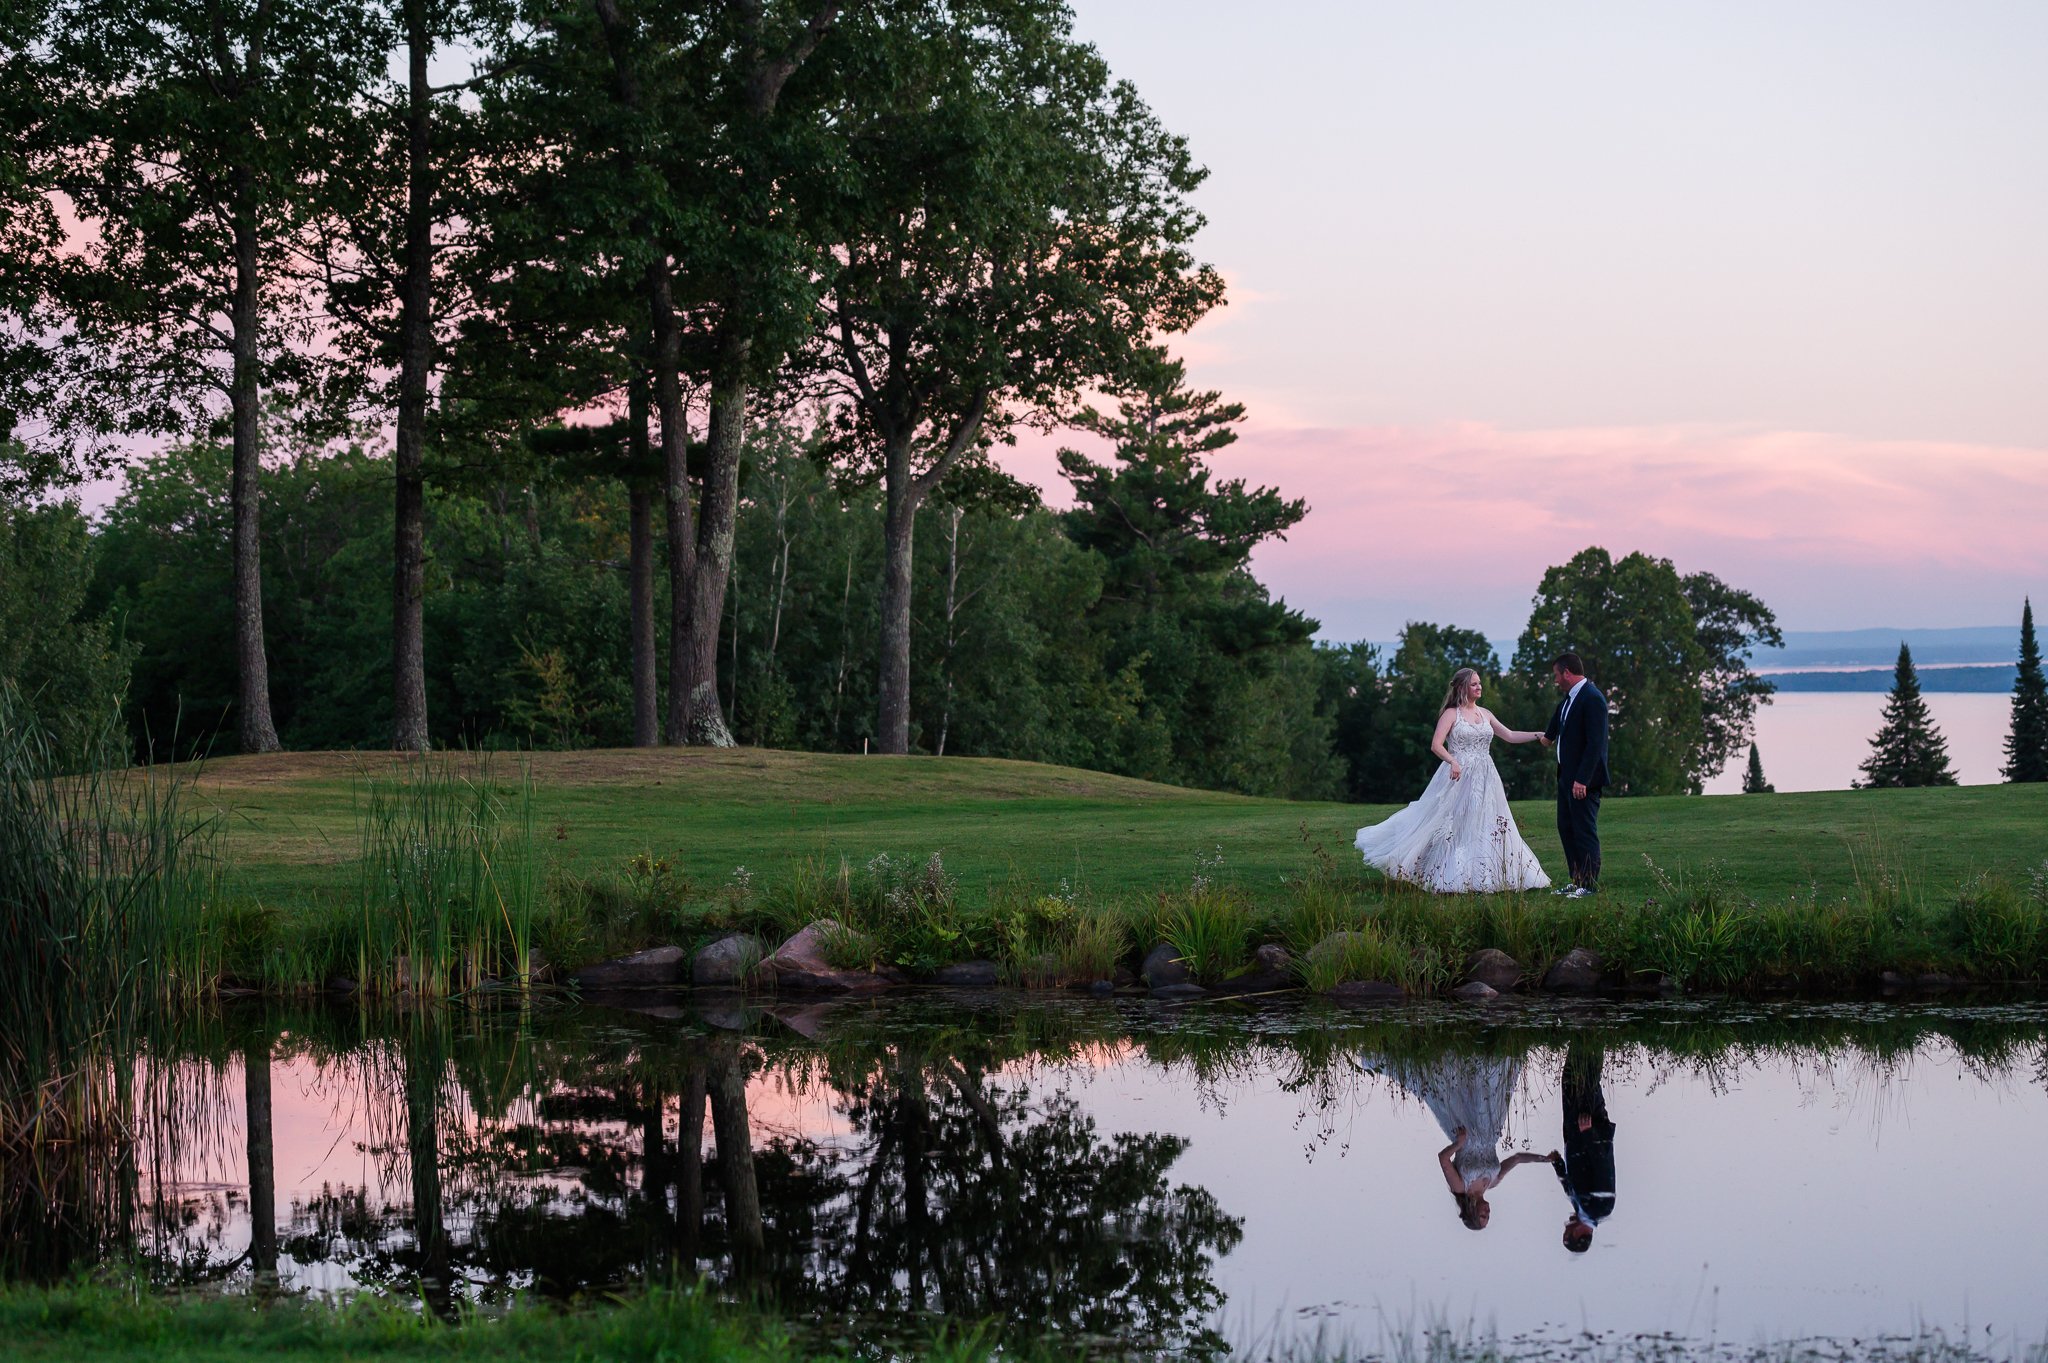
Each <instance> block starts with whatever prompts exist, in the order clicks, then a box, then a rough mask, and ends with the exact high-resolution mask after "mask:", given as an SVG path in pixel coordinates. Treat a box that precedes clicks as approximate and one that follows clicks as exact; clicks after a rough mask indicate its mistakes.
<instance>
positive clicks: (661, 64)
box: [536, 0, 842, 745]
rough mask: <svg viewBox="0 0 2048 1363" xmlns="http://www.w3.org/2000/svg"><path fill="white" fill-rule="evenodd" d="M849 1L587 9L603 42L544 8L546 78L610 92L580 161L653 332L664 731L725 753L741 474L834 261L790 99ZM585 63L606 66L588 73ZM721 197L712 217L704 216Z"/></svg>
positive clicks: (612, 249) (656, 0)
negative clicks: (663, 578) (722, 643)
mask: <svg viewBox="0 0 2048 1363" xmlns="http://www.w3.org/2000/svg"><path fill="white" fill-rule="evenodd" d="M841 7H842V4H841V0H723V3H718V4H703V3H688V2H686V0H641V3H629V2H628V0H591V6H590V10H589V19H590V20H591V21H594V22H593V24H592V26H593V27H594V30H595V31H594V33H592V34H590V37H589V40H587V41H579V40H578V37H577V34H578V33H579V31H581V30H582V29H583V27H584V24H583V21H582V20H581V19H580V18H579V17H578V15H577V14H576V13H575V12H574V11H573V10H571V9H568V8H563V7H549V9H548V12H547V13H546V17H545V23H546V25H547V27H548V28H549V29H550V31H551V32H552V34H553V35H554V36H553V42H552V44H551V45H550V47H549V48H548V51H549V53H550V54H551V55H552V56H554V57H556V58H559V60H558V61H556V63H555V65H554V66H553V68H552V70H551V71H546V72H541V73H539V74H538V75H537V77H536V79H537V81H538V82H539V83H541V84H543V85H547V84H549V83H552V84H553V86H554V88H556V89H557V90H558V91H559V90H562V89H566V88H581V89H584V90H586V91H598V90H601V91H602V92H603V96H604V98H605V99H607V100H608V101H609V103H610V104H611V106H612V108H611V110H610V112H609V114H608V115H595V116H592V117H591V118H589V119H588V120H587V123H586V126H587V129H588V131H589V132H591V133H593V134H594V136H591V137H589V138H588V139H587V140H586V141H585V143H584V145H583V147H582V148H581V154H582V155H583V156H584V158H585V162H586V164H587V165H591V166H599V165H602V166H606V167H607V173H609V174H610V176H611V178H610V181H609V182H608V184H607V186H606V187H605V188H604V189H603V190H602V193H603V194H604V195H605V196H606V197H607V198H609V199H610V200H611V201H612V202H613V203H614V204H615V206H616V208H617V210H618V211H617V212H616V213H615V214H614V215H612V217H611V219H610V220H611V221H614V222H617V223H619V224H621V225H622V228H623V231H611V232H604V233H600V234H599V235H600V237H603V238H605V239H607V240H608V242H609V243H610V245H609V249H608V252H607V254H608V256H609V258H610V259H611V260H613V261H614V262H616V263H617V264H618V265H619V266H621V267H622V268H625V269H626V270H628V271H629V272H630V273H631V274H632V275H634V276H635V278H636V282H637V285H638V288H639V292H640V295H641V299H642V304H643V307H644V319H645V320H644V326H645V329H646V334H647V336H648V338H649V343H648V346H647V356H648V362H649V364H650V366H651V369H652V373H653V407H654V409H655V411H656V413H657V414H658V417H659V424H660V429H661V440H662V452H663V458H664V467H665V469H666V477H667V498H668V517H667V520H668V526H667V529H668V555H669V586H670V593H671V596H670V618H669V696H668V709H667V729H668V734H669V738H670V741H672V742H693V743H711V744H718V745H729V744H730V743H731V742H732V737H731V734H730V731H729V729H728V727H727V725H726V722H725V717H724V715H723V713H722V711H721V708H720V701H719V685H718V642H719V638H720V622H721V619H722V616H723V611H724V606H725V600H726V595H727V591H728V587H729V584H730V577H731V570H732V555H733V535H734V523H735V517H736V516H737V514H738V510H739V473H740V466H741V462H742V456H743V452H744V448H745V440H746V426H747V410H748V402H749V397H750V394H751V392H752V390H753V388H754V386H755V385H756V384H757V383H758V382H759V381H760V380H761V379H762V378H764V377H766V376H769V375H772V374H774V373H775V372H777V371H778V370H779V368H780V367H781V364H782V362H783V360H784V358H785V357H786V356H787V355H788V354H789V353H790V352H791V351H792V350H793V349H794V348H796V347H797V346H799V345H801V344H802V343H803V341H804V340H805V339H806V338H808V337H809V335H810V334H811V332H812V330H813V308H814V306H815V302H816V298H817V292H818V289H819V287H820V281H821V279H822V277H823V275H824V266H825V263H826V262H825V260H824V258H823V256H822V255H821V253H820V252H821V248H820V246H819V245H818V244H817V241H816V239H815V237H814V235H813V234H812V233H811V232H810V230H809V227H810V223H811V222H812V218H811V217H810V216H809V215H808V214H807V213H806V212H805V211H803V202H802V201H803V199H804V195H803V192H802V186H804V185H805V184H806V183H808V182H809V180H810V179H811V178H812V177H813V176H814V175H815V174H816V173H817V164H818V159H819V157H820V155H821V153H822V152H823V151H824V149H825V148H826V146H827V145H828V144H826V143H825V142H824V141H823V140H822V138H821V137H820V136H819V131H818V125H817V122H816V120H815V119H812V118H810V117H808V116H806V115H805V114H804V113H802V112H801V111H797V112H792V111H790V110H787V109H785V107H784V100H785V91H786V88H787V87H788V86H789V84H790V82H791V80H792V78H793V77H795V76H796V75H797V74H798V73H799V72H800V71H801V70H802V69H803V68H804V67H805V65H806V63H808V62H809V61H810V60H811V58H812V55H813V53H814V52H816V50H817V48H818V45H819V43H820V42H821V41H823V40H824V39H825V37H826V36H827V35H828V34H829V33H831V31H832V30H833V27H834V25H835V23H836V22H837V20H838V17H839V13H840V10H841ZM580 53H597V54H601V56H602V58H603V61H604V63H605V68H606V69H605V71H604V72H603V73H602V76H601V84H600V83H598V78H597V75H596V73H593V72H586V73H585V74H584V75H582V76H576V75H574V74H573V73H574V72H576V71H579V70H584V68H583V67H582V66H581V65H580V57H579V54H580ZM707 204H716V205H717V211H716V212H706V211H705V205H707ZM685 370H688V371H689V372H690V373H691V374H692V375H693V376H695V377H696V378H698V379H700V380H701V381H702V382H703V383H704V385H705V386H706V388H707V389H708V392H709V409H708V413H707V415H708V421H707V426H708V430H707V443H708V446H709V449H708V459H707V460H706V462H705V466H704V469H703V474H702V478H701V480H700V482H699V483H697V484H694V485H693V483H692V481H691V470H690V466H689V460H688V434H687V412H686V408H685V401H684V397H685V386H686V385H685V383H684V381H683V373H684V371H685Z"/></svg>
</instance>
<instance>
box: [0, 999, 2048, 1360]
mask: <svg viewBox="0 0 2048 1363" xmlns="http://www.w3.org/2000/svg"><path fill="white" fill-rule="evenodd" d="M2044 1038H2048V1006H2044V1005H2042V1004H2039V1003H2034V1002H1990V1003H1964V1002H1955V1003H1950V1004H1919V1005H1894V1004H1874V1003H1873V1004H1835V1005H1816V1004H1801V1005H1794V1004H1783V1005H1764V1004H1739V1003H1728V1002H1719V1003H1700V1002H1669V1001H1667V1002H1637V1003H1625V1004H1623V1003H1587V1004H1577V1005H1567V1004H1557V1003H1545V1002H1533V1001H1532V1002H1527V1003H1517V1004H1514V1005H1509V1006H1496V1007H1493V1008H1489V1009H1487V1010H1485V1011H1479V1010H1474V1009H1457V1008H1453V1007H1450V1006H1446V1005H1437V1004H1431V1005H1427V1006H1424V1005H1415V1006H1413V1007H1404V1008H1397V1009H1387V1010H1379V1011H1369V1012H1367V1011H1360V1012H1345V1011H1341V1010H1337V1009H1334V1008H1332V1007H1329V1006H1326V1005H1322V1004H1319V1003H1310V1002H1286V1001H1279V1002H1275V1003H1273V1004H1271V1005H1270V1006H1256V1005H1252V1004H1235V1005H1232V1004H1220V1003H1215V1002H1208V1001H1203V1002H1198V1003H1196V1004H1192V1005H1186V1006H1181V1007H1172V1006H1164V1005H1161V1004H1157V1003H1153V1002H1151V1001H1149V1000H1147V1001H1140V1000H1129V1001H1126V1000H1083V999H1072V1000H1070V999H1067V998H1063V997H1053V998H1048V997H1044V996H1026V995H1016V994H1004V993H994V992H992V993H989V994H986V995H977V994H956V995H923V996H915V997H906V998H892V999H887V1000H882V1001H874V1002H863V1003H841V1004H834V1005H814V1006H809V1007H804V1006H794V1005H773V1006H770V1007H767V1008H757V1007H751V1006H743V1005H741V1004H739V1003H737V1002H735V1001H730V1000H728V1001H723V1002H716V1001H706V1002H698V1001H692V1000H690V999H687V998H678V999H661V1000H653V1001H646V1002H643V1003H642V1004H640V1005H639V1006H635V1007H602V1006H596V1005H594V1004H585V1005H581V1006H573V1005H566V1004H557V1005H546V1006H540V1005H536V1006H534V1007H531V1008H528V1009H524V1010H520V1009H516V1008H507V1009H505V1010H503V1011H491V1010H478V1011H463V1010H454V1009H449V1010H442V1011H439V1012H434V1013H415V1014H376V1013H363V1012H358V1011H355V1010H352V1009H350V1010H344V1009H320V1008H304V1007H302V1008H291V1009H279V1008H276V1007H254V1006H252V1007H250V1008H248V1009H246V1010H241V1009H234V1010H229V1011H227V1012H225V1013H222V1014H218V1015H211V1016H206V1017H201V1018H196V1019H193V1020H191V1021H190V1022H189V1023H187V1024H185V1025H184V1027H183V1030H182V1033H181V1034H180V1035H179V1036H177V1037H174V1038H169V1039H166V1040H165V1041H164V1042H162V1043H161V1045H160V1047H159V1054H158V1056H157V1058H156V1059H155V1060H153V1061H152V1062H150V1063H146V1064H144V1065H142V1066H140V1067H138V1084H137V1089H136V1092H137V1099H136V1101H137V1104H138V1106H139V1107H140V1108H141V1109H142V1110H143V1111H145V1112H146V1113H148V1114H149V1116H148V1119H147V1120H146V1121H145V1122H144V1123H143V1124H142V1128H141V1138H140V1139H139V1140H137V1141H136V1142H135V1143H134V1144H132V1145H130V1146H127V1147H124V1148H123V1149H122V1150H120V1151H115V1152H108V1153H107V1154H106V1156H105V1157H104V1158H103V1159H101V1160H98V1161H94V1160H79V1161H74V1162H73V1163H71V1164H67V1165H64V1166H63V1167H62V1168H60V1169H56V1170H51V1169H45V1170H43V1171H42V1175H41V1178H40V1181H38V1182H29V1183H25V1182H24V1181H23V1179H22V1177H21V1176H20V1175H21V1172H22V1171H20V1170H16V1171H14V1172H12V1173H10V1175H9V1179H10V1186H9V1188H8V1190H7V1195H6V1198H5V1201H4V1206H0V1212H4V1216H5V1219H6V1222H7V1224H6V1225H4V1226H0V1230H4V1231H5V1240H4V1243H5V1245H6V1246H7V1251H6V1252H7V1259H6V1262H5V1268H6V1270H7V1272H8V1273H10V1274H12V1275H14V1276H15V1277H17V1278H47V1277H53V1276H57V1275H61V1274H64V1273H67V1272H71V1271H75V1270H76V1269H77V1268H78V1267H80V1266H81V1265H84V1264H87V1263H90V1262H93V1261H98V1260H108V1259H129V1260H132V1261H133V1262H135V1263H136V1264H137V1265H138V1266H139V1267H140V1269H141V1270H142V1271H143V1272H145V1273H147V1274H148V1275H150V1276H151V1277H152V1278H153V1279H154V1280H155V1281H157V1282H159V1283H161V1284H162V1285H163V1286H165V1287H166V1288H169V1287H174V1286H179V1285H192V1284H200V1283H214V1284H224V1285H226V1286H227V1287H228V1289H229V1290H242V1289H245V1288H246V1287H248V1286H249V1285H251V1284H252V1283H255V1282H259V1281H260V1282H263V1283H265V1284H266V1285H267V1284H268V1283H269V1282H270V1281H271V1280H272V1279H273V1276H274V1279H275V1281H276V1282H277V1283H279V1284H281V1285H282V1286H283V1287H285V1288H288V1289H294V1290H303V1291H310V1292H314V1293H340V1292H344V1291H350V1290H357V1289H364V1288H368V1289H372V1290H377V1291H388V1292H395V1293H404V1294H409V1295H410V1294H415V1293H417V1294H419V1295H422V1296H423V1297H424V1299H425V1300H426V1302H427V1303H428V1305H429V1306H430V1307H433V1308H436V1309H441V1310H448V1309H451V1308H452V1307H453V1306H454V1305H455V1304H456V1303H458V1302H461V1301H476V1302H482V1303H492V1302H499V1301H505V1300H510V1299H512V1298H513V1297H515V1296H517V1295H520V1294H534V1295H541V1296H548V1297H570V1296H575V1295H578V1294H583V1293H588V1292H593V1291H599V1290H603V1289H609V1288H615V1287H621V1286H628V1285H631V1284H633V1283H635V1282H638V1281H641V1280H644V1279H646V1278H648V1277H649V1276H651V1275H668V1274H672V1273H676V1272H685V1273H688V1272H696V1273H702V1274H706V1275H710V1276H711V1277H712V1278H714V1279H715V1280H718V1281H720V1282H723V1283H730V1284H732V1285H734V1286H736V1287H737V1286H740V1285H747V1286H749V1287H752V1288H756V1289H759V1290H761V1291H763V1292H765V1293H766V1294H768V1296H770V1297H771V1298H772V1299H773V1300H775V1301H776V1302H778V1303H779V1305H780V1308H781V1309H782V1310H784V1311H786V1312H788V1313H790V1314H791V1315H792V1316H794V1317H796V1318H798V1319H801V1320H805V1321H821V1322H826V1323H827V1325H828V1328H829V1329H831V1330H834V1331H841V1330H844V1331H848V1332H849V1334H848V1336H847V1337H851V1338H864V1337H871V1335H870V1332H871V1331H875V1330H878V1329H880V1328H881V1326H880V1324H879V1323H881V1322H894V1323H899V1324H900V1323H901V1322H902V1321H904V1320H905V1319H907V1318H914V1316H915V1313H951V1314H953V1315H955V1316H960V1317H967V1318H983V1317H996V1318H1000V1319H1002V1320H1005V1321H1008V1322H1011V1323H1013V1324H1015V1325H1018V1326H1020V1327H1024V1328H1027V1329H1031V1330H1034V1331H1036V1330H1042V1329H1049V1330H1053V1331H1057V1332H1060V1333H1061V1334H1063V1335H1064V1336H1066V1337H1067V1338H1069V1339H1079V1340H1083V1341H1089V1342H1098V1343H1102V1344H1105V1345H1109V1346H1112V1347H1116V1348H1129V1347H1136V1348H1142V1349H1145V1350H1148V1351H1150V1350H1164V1351H1167V1352H1173V1353H1207V1352H1212V1351H1216V1350H1219V1349H1223V1348H1228V1349H1230V1350H1232V1351H1234V1352H1237V1353H1241V1354H1250V1353H1264V1352H1266V1351H1269V1350H1272V1349H1275V1348H1279V1347H1285V1346H1288V1345H1293V1344H1299V1343H1301V1342H1303V1341H1315V1340H1321V1341H1323V1344H1324V1346H1325V1348H1328V1347H1329V1346H1330V1345H1331V1344H1332V1343H1334V1342H1349V1343H1353V1344H1361V1345H1364V1346H1366V1347H1371V1345H1372V1344H1373V1342H1374V1341H1376V1340H1381V1339H1384V1338H1386V1337H1388V1336H1389V1335H1393V1336H1399V1335H1401V1334H1402V1333H1404V1332H1407V1331H1411V1330H1413V1329H1417V1328H1424V1327H1430V1326H1436V1325H1443V1326H1448V1327H1450V1328H1452V1329H1454V1330H1457V1331H1460V1332H1463V1333H1466V1334H1478V1335H1483V1334H1485V1333H1486V1332H1488V1331H1489V1330H1497V1331H1498V1332H1499V1333H1500V1334H1501V1335H1502V1336H1504V1337H1509V1338H1519V1339H1522V1340H1524V1341H1536V1342H1542V1341H1546V1340H1555V1341H1569V1340H1570V1339H1572V1338H1573V1337H1574V1336H1575V1335H1577V1334H1578V1333H1579V1332H1581V1331H1591V1332H1593V1333H1595V1334H1598V1335H1602V1336H1606V1337H1610V1338H1621V1337H1626V1336H1634V1335H1638V1334H1643V1333H1649V1334H1658V1335H1670V1336H1676V1337H1680V1338H1683V1339H1687V1340H1696V1341H1752V1340H1755V1339H1758V1338H1769V1339H1774V1340H1785V1339H1791V1338H1825V1339H1832V1340H1849V1339H1865V1338H1869V1337H1872V1336H1874V1335H1911V1334H1913V1333H1915V1332H1916V1331H1921V1330H1926V1329H1939V1330H1942V1331H1945V1332H1947V1333H1948V1334H1949V1335H1950V1337H1952V1338H1960V1337H1963V1336H1967V1337H1968V1338H1969V1339H1970V1340H1972V1341H1973V1343H1974V1345H1975V1346H1976V1347H1977V1348H1979V1349H1981V1350H1983V1351H1986V1352H1990V1353H1997V1352H2000V1351H2001V1350H2011V1349H2013V1348H2014V1347H2016V1346H2027V1345H2032V1344H2036V1343H2038V1342H2039V1341H2041V1340H2042V1339H2044V1338H2048V1300H2044V1297H2043V1295H2042V1293H2041V1292H2040V1289H2039V1284H2040V1282H2041V1280H2042V1278H2043V1273H2044V1270H2048V1248H2044V1244H2043V1240H2042V1236H2041V1231H2040V1228H2041V1227H2042V1226H2043V1225H2044V1224H2048V1180H2044V1179H2043V1178H2042V1177H2041V1175H2040V1160H2041V1155H2040V1151H2041V1146H2042V1141H2041V1136H2042V1133H2043V1131H2044V1130H2048V1047H2044ZM1459 1125H1463V1126H1464V1127H1465V1129H1466V1131H1467V1136H1466V1140H1465V1143H1464V1145H1463V1147H1461V1148H1459V1149H1457V1150H1455V1151H1449V1152H1448V1153H1446V1152H1447V1147H1448V1146H1449V1145H1450V1141H1449V1139H1448V1136H1447V1131H1449V1130H1453V1129H1455V1128H1456V1127H1458V1126H1459ZM1496 1138H1497V1144H1495V1145H1493V1147H1492V1148H1491V1150H1489V1149H1488V1148H1487V1147H1488V1143H1489V1142H1490V1141H1494V1140H1495V1139H1496ZM1552 1151H1557V1152H1558V1154H1559V1156H1560V1158H1559V1160H1558V1161H1557V1163H1556V1164H1553V1163H1551V1162H1550V1161H1549V1160H1548V1159H1547V1158H1546V1157H1547V1156H1549V1155H1550V1154H1551V1152H1552ZM1516 1154H1522V1155H1524V1156H1525V1158H1523V1159H1521V1160H1516V1159H1514V1158H1513V1156H1514V1155H1516ZM1446 1166H1448V1168H1447V1167H1446ZM1502 1166H1504V1167H1505V1172H1503V1173H1496V1172H1495V1170H1496V1169H1497V1168H1499V1167H1502ZM1496 1179H1497V1183H1494V1180H1496ZM1460 1183H1462V1184H1463V1185H1464V1188H1465V1192H1464V1194H1463V1196H1458V1195H1455V1194H1454V1192H1453V1188H1454V1186H1455V1185H1457V1184H1460ZM1488 1184H1493V1185H1494V1186H1490V1187H1489V1186H1485V1185H1488Z"/></svg>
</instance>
